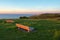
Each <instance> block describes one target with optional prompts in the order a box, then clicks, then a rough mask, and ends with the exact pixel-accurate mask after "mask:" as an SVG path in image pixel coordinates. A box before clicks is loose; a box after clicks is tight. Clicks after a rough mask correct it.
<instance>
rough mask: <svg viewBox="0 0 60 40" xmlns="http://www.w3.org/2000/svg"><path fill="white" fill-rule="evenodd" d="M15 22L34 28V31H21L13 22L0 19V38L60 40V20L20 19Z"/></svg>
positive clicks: (6, 39) (0, 39)
mask: <svg viewBox="0 0 60 40" xmlns="http://www.w3.org/2000/svg"><path fill="white" fill-rule="evenodd" d="M14 21H15V23H20V24H23V25H27V26H31V27H34V28H36V32H30V33H28V32H22V31H20V30H17V29H16V26H15V23H6V22H4V20H0V40H60V21H58V20H55V21H54V20H29V19H28V20H20V19H15V20H14Z"/></svg>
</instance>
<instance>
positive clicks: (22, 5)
mask: <svg viewBox="0 0 60 40" xmlns="http://www.w3.org/2000/svg"><path fill="white" fill-rule="evenodd" d="M41 12H60V0H0V14H1V13H2V14H5V13H8V14H9V13H20V14H21V13H41Z"/></svg>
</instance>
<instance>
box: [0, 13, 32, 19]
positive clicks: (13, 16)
mask: <svg viewBox="0 0 60 40" xmlns="http://www.w3.org/2000/svg"><path fill="white" fill-rule="evenodd" d="M32 15H33V14H0V19H18V18H19V17H21V16H27V17H29V16H32Z"/></svg>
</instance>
